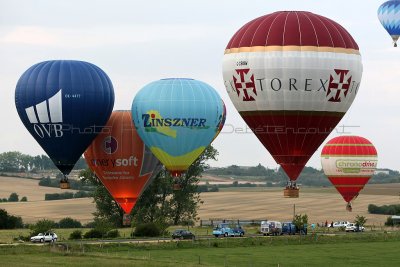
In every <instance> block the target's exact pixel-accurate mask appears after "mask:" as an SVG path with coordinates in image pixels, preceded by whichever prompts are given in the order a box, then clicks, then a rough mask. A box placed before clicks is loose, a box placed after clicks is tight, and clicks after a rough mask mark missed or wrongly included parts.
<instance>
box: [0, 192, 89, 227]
mask: <svg viewBox="0 0 400 267" xmlns="http://www.w3.org/2000/svg"><path fill="white" fill-rule="evenodd" d="M92 202H93V199H92V198H76V199H64V200H52V201H35V202H30V201H29V202H14V203H0V208H3V209H5V210H7V211H8V212H9V213H11V214H13V215H17V216H21V217H22V219H23V220H24V222H27V223H31V222H36V221H38V220H41V219H50V220H54V221H59V220H61V219H63V218H65V217H71V218H74V219H76V220H78V221H81V222H82V223H87V222H89V221H92V220H93V215H92V213H93V212H94V211H95V205H94V204H93V203H92Z"/></svg>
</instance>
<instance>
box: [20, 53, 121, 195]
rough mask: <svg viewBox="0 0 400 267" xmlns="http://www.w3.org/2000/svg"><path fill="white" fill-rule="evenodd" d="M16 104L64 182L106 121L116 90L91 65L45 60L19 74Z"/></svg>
mask: <svg viewBox="0 0 400 267" xmlns="http://www.w3.org/2000/svg"><path fill="white" fill-rule="evenodd" d="M15 105H16V107H17V111H18V114H19V116H20V118H21V120H22V122H23V124H24V125H25V127H26V128H27V129H28V131H29V132H30V133H31V135H32V136H33V137H34V138H35V140H36V141H37V142H38V143H39V144H40V146H41V147H42V148H43V149H44V151H46V153H47V155H48V156H49V157H50V158H51V160H52V161H53V162H54V164H55V165H56V166H57V168H58V169H59V170H60V171H61V172H62V173H63V174H64V176H65V177H66V175H68V174H69V173H70V172H71V170H72V168H73V167H74V165H75V163H76V162H77V161H78V159H79V158H80V157H81V155H82V153H83V152H84V151H85V149H86V148H87V147H88V146H89V145H90V143H91V142H92V141H93V139H94V138H95V137H96V135H97V134H98V133H99V132H100V131H101V130H102V127H103V126H104V125H105V124H106V122H107V120H108V118H109V117H110V114H111V111H112V109H113V106H114V89H113V86H112V83H111V81H110V79H109V78H108V76H107V74H106V73H105V72H104V71H103V70H101V69H100V68H99V67H97V66H95V65H93V64H91V63H88V62H83V61H75V60H53V61H45V62H41V63H38V64H36V65H33V66H32V67H30V68H29V69H28V70H27V71H25V72H24V73H23V74H22V76H21V78H20V79H19V81H18V83H17V86H16V90H15ZM66 180H67V178H65V180H64V182H65V184H66V187H68V183H67V182H66Z"/></svg>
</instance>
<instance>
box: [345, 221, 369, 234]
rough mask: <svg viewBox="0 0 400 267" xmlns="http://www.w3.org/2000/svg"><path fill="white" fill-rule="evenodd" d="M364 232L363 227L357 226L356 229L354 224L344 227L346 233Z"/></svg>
mask: <svg viewBox="0 0 400 267" xmlns="http://www.w3.org/2000/svg"><path fill="white" fill-rule="evenodd" d="M364 230H365V227H364V226H358V228H357V226H356V224H355V223H349V224H348V225H347V226H346V232H364Z"/></svg>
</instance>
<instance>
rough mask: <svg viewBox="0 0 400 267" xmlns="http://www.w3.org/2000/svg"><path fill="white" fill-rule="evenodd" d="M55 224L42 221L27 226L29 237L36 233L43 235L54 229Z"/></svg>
mask: <svg viewBox="0 0 400 267" xmlns="http://www.w3.org/2000/svg"><path fill="white" fill-rule="evenodd" d="M55 225H56V223H55V222H54V221H51V220H47V219H42V220H39V221H37V222H36V223H35V224H31V225H30V226H29V228H30V230H31V235H37V234H38V233H45V232H48V231H50V230H51V229H53V228H54V227H55Z"/></svg>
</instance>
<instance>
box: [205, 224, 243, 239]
mask: <svg viewBox="0 0 400 267" xmlns="http://www.w3.org/2000/svg"><path fill="white" fill-rule="evenodd" d="M212 234H213V235H214V236H215V237H220V236H225V237H228V236H232V237H234V236H243V235H244V230H243V229H242V227H241V226H240V225H236V226H235V225H231V224H229V223H220V224H218V225H217V227H215V228H214V229H213V232H212Z"/></svg>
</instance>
